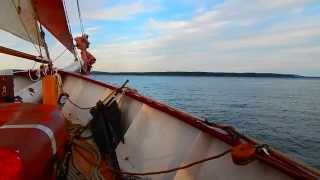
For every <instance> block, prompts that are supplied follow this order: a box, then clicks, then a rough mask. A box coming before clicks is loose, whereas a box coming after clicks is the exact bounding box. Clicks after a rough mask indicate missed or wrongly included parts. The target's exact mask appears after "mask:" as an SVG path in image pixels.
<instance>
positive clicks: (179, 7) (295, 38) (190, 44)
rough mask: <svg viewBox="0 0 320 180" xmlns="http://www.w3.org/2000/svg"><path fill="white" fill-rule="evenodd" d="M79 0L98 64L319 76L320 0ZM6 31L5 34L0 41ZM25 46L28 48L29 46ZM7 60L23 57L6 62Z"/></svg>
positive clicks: (71, 9) (56, 49)
mask: <svg viewBox="0 0 320 180" xmlns="http://www.w3.org/2000/svg"><path fill="white" fill-rule="evenodd" d="M74 2H75V0H74ZM74 2H73V0H69V1H66V4H67V11H68V14H69V18H70V21H71V25H72V33H73V34H74V35H76V34H79V24H78V20H77V14H76V6H75V3H74ZM80 3H81V9H82V15H83V19H84V26H85V28H86V32H87V33H88V34H89V35H90V40H91V45H92V46H91V51H92V53H93V54H94V55H95V56H96V57H97V63H96V64H95V65H94V69H95V70H102V71H214V72H274V73H296V74H302V75H316V76H320V58H319V57H320V1H319V0H252V1H248V0H226V1H223V0H179V1H178V0H177V1H173V0H148V1H147V0H138V1H129V0H125V1H122V0H109V1H108V0H104V1H103V0H90V1H87V0H80ZM3 37H4V35H3V33H1V34H0V40H1V41H0V43H2V42H3V41H4V40H3ZM10 38H12V37H10ZM49 42H50V43H49V44H50V48H51V51H52V54H53V55H52V56H53V57H54V56H56V55H58V54H59V53H60V52H61V51H63V47H62V46H61V45H60V44H58V43H57V42H55V41H53V40H49ZM15 45H17V44H15ZM13 46H14V45H13ZM19 46H21V48H22V49H23V48H24V45H19ZM25 48H26V49H28V48H27V45H25ZM29 49H31V48H29ZM29 49H28V50H29ZM71 59H72V58H71V56H70V55H68V54H66V55H64V56H63V57H62V58H61V59H59V61H57V65H58V66H63V65H65V64H67V63H69V62H71V61H70V60H71ZM10 65H11V66H13V65H18V64H17V63H16V64H7V66H8V67H10ZM1 66H2V67H1V68H3V67H6V64H3V65H1Z"/></svg>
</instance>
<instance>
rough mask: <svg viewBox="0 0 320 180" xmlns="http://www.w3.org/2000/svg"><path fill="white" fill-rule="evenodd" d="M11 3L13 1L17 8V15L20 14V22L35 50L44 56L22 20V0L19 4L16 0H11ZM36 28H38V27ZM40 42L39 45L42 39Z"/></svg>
mask: <svg viewBox="0 0 320 180" xmlns="http://www.w3.org/2000/svg"><path fill="white" fill-rule="evenodd" d="M11 3H12V5H13V6H14V8H15V9H16V13H17V16H18V18H19V21H20V23H21V25H22V27H23V30H24V31H25V33H26V35H27V37H28V39H29V41H30V42H31V44H32V45H33V47H34V48H35V50H36V51H37V52H38V53H39V54H40V55H41V56H42V53H41V50H39V49H38V48H37V46H36V45H35V44H34V42H33V40H32V38H31V35H30V33H29V32H28V30H27V27H26V25H25V24H24V22H23V20H22V18H21V16H20V13H21V6H20V0H19V1H18V4H16V3H15V2H14V0H11ZM36 29H37V30H38V28H37V27H36ZM38 43H39V45H40V41H39V42H38Z"/></svg>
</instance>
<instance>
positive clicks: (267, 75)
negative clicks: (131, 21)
mask: <svg viewBox="0 0 320 180" xmlns="http://www.w3.org/2000/svg"><path fill="white" fill-rule="evenodd" d="M91 74H93V75H134V76H198V77H262V78H263V77H264V78H308V79H320V77H309V76H301V75H296V74H277V73H227V72H103V71H92V72H91Z"/></svg>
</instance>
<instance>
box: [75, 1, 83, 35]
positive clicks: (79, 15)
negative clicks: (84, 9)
mask: <svg viewBox="0 0 320 180" xmlns="http://www.w3.org/2000/svg"><path fill="white" fill-rule="evenodd" d="M76 1H77V9H78V18H79V21H80V29H81V32H82V35H84V27H83V21H82V16H81V10H80V3H79V0H76Z"/></svg>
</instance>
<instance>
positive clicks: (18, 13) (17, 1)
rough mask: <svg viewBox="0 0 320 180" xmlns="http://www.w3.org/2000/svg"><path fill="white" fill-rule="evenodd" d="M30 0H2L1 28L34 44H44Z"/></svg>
mask: <svg viewBox="0 0 320 180" xmlns="http://www.w3.org/2000/svg"><path fill="white" fill-rule="evenodd" d="M35 17H36V16H35V12H34V10H33V6H32V3H31V1H30V0H1V1H0V29H2V30H4V31H7V32H9V33H11V34H13V35H15V36H18V37H20V38H22V39H24V40H26V41H30V42H32V43H34V44H40V45H42V44H43V41H42V40H41V36H40V32H39V29H38V25H37V21H36V18H35Z"/></svg>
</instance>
